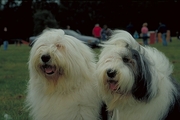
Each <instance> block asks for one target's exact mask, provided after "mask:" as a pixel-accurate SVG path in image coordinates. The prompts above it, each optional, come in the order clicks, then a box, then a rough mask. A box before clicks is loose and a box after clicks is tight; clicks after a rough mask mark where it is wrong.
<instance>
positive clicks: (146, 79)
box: [96, 30, 180, 120]
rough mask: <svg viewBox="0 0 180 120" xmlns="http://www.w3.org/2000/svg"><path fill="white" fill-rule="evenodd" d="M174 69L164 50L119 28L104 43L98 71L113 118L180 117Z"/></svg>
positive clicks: (176, 119) (167, 119)
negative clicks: (142, 44) (136, 38)
mask: <svg viewBox="0 0 180 120" xmlns="http://www.w3.org/2000/svg"><path fill="white" fill-rule="evenodd" d="M167 49H168V48H167ZM172 72H173V66H172V65H171V63H170V62H169V60H168V59H167V58H166V57H165V55H164V54H163V53H161V52H160V51H158V50H157V49H155V48H152V47H148V46H145V47H144V46H141V45H140V44H138V43H137V42H136V40H135V39H133V37H132V36H131V35H130V34H129V33H128V32H126V31H123V30H115V31H114V35H112V36H111V38H110V40H109V41H107V42H106V43H105V44H104V46H103V49H102V51H101V54H100V56H99V61H98V63H97V70H96V73H97V77H98V79H99V80H98V81H99V87H100V93H101V95H102V98H103V100H104V101H105V103H106V105H107V109H108V111H109V112H111V111H112V112H113V115H112V120H180V90H179V89H180V86H179V85H178V84H177V82H175V80H174V79H173V78H172V76H171V74H172Z"/></svg>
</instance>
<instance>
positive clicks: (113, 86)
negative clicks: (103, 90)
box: [109, 83, 117, 91]
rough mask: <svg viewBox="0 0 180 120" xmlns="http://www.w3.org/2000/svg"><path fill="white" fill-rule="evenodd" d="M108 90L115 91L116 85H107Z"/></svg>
mask: <svg viewBox="0 0 180 120" xmlns="http://www.w3.org/2000/svg"><path fill="white" fill-rule="evenodd" d="M109 88H110V90H112V91H114V90H116V89H117V84H114V83H110V84H109Z"/></svg>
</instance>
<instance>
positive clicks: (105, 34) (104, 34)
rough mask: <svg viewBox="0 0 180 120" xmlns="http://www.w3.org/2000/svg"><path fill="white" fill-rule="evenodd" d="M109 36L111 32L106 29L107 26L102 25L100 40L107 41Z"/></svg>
mask: <svg viewBox="0 0 180 120" xmlns="http://www.w3.org/2000/svg"><path fill="white" fill-rule="evenodd" d="M111 35H112V30H111V29H110V28H108V26H107V25H104V26H103V29H102V30H101V39H102V40H103V41H105V40H108V39H109V37H110V36H111Z"/></svg>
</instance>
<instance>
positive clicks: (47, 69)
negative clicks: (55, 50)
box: [45, 67, 53, 73]
mask: <svg viewBox="0 0 180 120" xmlns="http://www.w3.org/2000/svg"><path fill="white" fill-rule="evenodd" d="M45 72H46V73H52V72H53V69H52V68H51V67H48V68H45Z"/></svg>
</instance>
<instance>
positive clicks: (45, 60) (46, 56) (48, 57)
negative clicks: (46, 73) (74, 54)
mask: <svg viewBox="0 0 180 120" xmlns="http://www.w3.org/2000/svg"><path fill="white" fill-rule="evenodd" d="M50 59H51V57H50V55H43V56H41V60H42V61H43V62H45V63H46V62H48V61H49V60H50Z"/></svg>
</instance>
